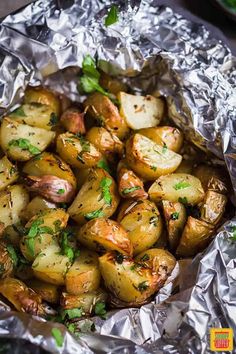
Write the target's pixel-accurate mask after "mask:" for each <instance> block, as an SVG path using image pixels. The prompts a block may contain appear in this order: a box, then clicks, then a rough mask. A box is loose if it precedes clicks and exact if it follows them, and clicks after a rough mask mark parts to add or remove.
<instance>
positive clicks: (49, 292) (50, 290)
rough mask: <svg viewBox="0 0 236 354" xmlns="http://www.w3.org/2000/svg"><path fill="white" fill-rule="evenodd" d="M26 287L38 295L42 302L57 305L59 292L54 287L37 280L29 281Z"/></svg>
mask: <svg viewBox="0 0 236 354" xmlns="http://www.w3.org/2000/svg"><path fill="white" fill-rule="evenodd" d="M27 285H28V286H29V287H30V288H31V289H33V290H34V291H35V292H36V293H37V294H39V295H40V296H41V297H42V299H43V300H45V301H47V302H49V303H52V304H58V302H59V299H60V291H59V288H58V287H57V286H56V285H54V284H49V283H46V282H44V281H42V280H39V279H30V280H28V282H27Z"/></svg>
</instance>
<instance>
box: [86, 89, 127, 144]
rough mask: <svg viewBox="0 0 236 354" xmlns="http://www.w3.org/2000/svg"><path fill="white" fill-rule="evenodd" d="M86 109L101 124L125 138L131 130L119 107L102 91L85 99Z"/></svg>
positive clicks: (119, 136)
mask: <svg viewBox="0 0 236 354" xmlns="http://www.w3.org/2000/svg"><path fill="white" fill-rule="evenodd" d="M84 107H85V109H88V113H89V114H90V115H91V116H92V117H94V118H95V119H96V120H97V121H98V122H99V124H100V125H101V126H104V127H105V128H106V129H107V130H109V131H110V132H112V133H113V134H115V135H116V136H118V138H120V139H123V138H124V137H125V136H126V135H127V134H128V132H129V128H128V126H127V124H126V122H125V120H124V118H123V117H121V115H120V113H119V111H118V109H117V107H116V106H115V105H114V103H112V101H111V100H110V99H109V98H108V97H107V96H104V95H103V94H102V93H99V92H95V93H92V94H91V95H90V96H88V98H87V99H86V100H85V101H84Z"/></svg>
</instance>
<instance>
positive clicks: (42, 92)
mask: <svg viewBox="0 0 236 354" xmlns="http://www.w3.org/2000/svg"><path fill="white" fill-rule="evenodd" d="M24 102H25V103H40V104H42V105H46V106H50V107H51V109H52V111H53V112H54V113H55V114H56V115H57V116H59V115H60V113H61V103H60V99H59V97H58V96H56V95H55V94H54V93H53V92H52V91H50V90H48V89H46V88H45V87H42V86H38V87H31V86H28V87H27V89H26V90H25V97H24Z"/></svg>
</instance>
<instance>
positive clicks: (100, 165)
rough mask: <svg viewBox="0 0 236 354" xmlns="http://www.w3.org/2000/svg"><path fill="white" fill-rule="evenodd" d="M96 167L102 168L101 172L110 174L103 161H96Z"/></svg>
mask: <svg viewBox="0 0 236 354" xmlns="http://www.w3.org/2000/svg"><path fill="white" fill-rule="evenodd" d="M97 167H99V168H102V169H103V170H105V171H107V172H108V173H111V171H110V168H109V166H108V164H107V162H106V161H105V160H100V161H98V163H97Z"/></svg>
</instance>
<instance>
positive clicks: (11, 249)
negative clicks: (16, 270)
mask: <svg viewBox="0 0 236 354" xmlns="http://www.w3.org/2000/svg"><path fill="white" fill-rule="evenodd" d="M7 251H8V253H9V255H10V257H11V259H12V262H13V265H14V267H16V266H17V263H18V256H17V253H16V251H15V248H14V247H13V246H12V245H7Z"/></svg>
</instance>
